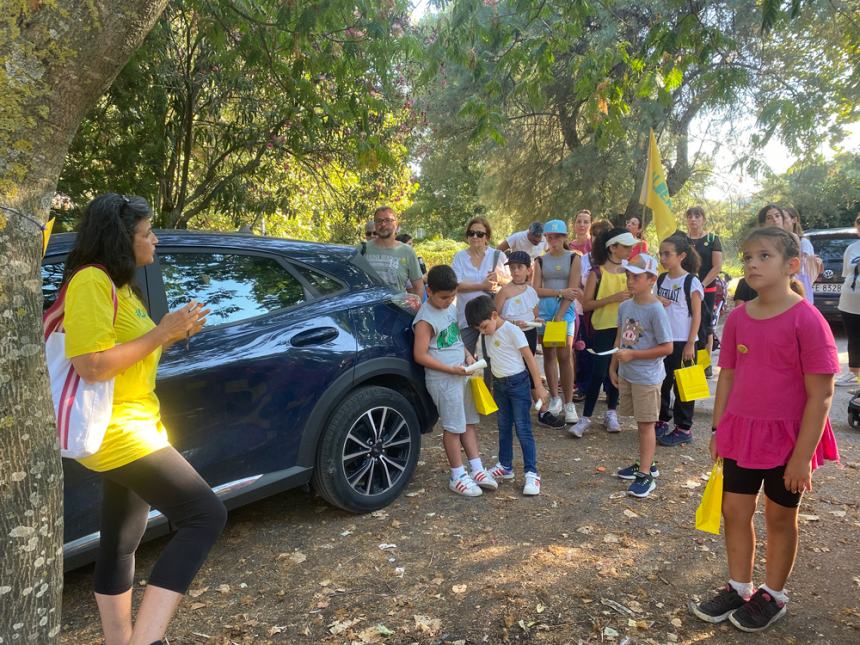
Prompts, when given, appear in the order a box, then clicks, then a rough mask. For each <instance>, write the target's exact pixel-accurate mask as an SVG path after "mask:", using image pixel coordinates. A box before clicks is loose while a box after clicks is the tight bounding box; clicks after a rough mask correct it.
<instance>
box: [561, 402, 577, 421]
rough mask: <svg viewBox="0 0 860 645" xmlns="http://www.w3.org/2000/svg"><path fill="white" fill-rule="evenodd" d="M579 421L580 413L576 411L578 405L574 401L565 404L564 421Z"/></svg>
mask: <svg viewBox="0 0 860 645" xmlns="http://www.w3.org/2000/svg"><path fill="white" fill-rule="evenodd" d="M577 421H579V415H578V414H577V413H576V406H575V405H574V403H573V401H571V402H570V403H565V404H564V422H565V423H576V422H577Z"/></svg>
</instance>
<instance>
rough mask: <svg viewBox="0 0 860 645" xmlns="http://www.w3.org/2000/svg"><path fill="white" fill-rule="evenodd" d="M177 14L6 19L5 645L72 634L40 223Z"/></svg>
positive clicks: (0, 396)
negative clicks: (123, 72)
mask: <svg viewBox="0 0 860 645" xmlns="http://www.w3.org/2000/svg"><path fill="white" fill-rule="evenodd" d="M166 4H167V0H55V1H54V2H50V3H47V2H46V3H44V4H43V3H42V1H41V0H4V2H3V4H2V9H0V206H2V207H3V208H2V209H0V320H2V323H0V555H1V556H2V557H0V642H3V643H11V642H21V643H25V642H26V643H50V642H56V641H57V640H58V636H59V633H60V602H61V597H62V586H63V578H62V552H63V514H62V500H63V489H62V468H61V463H60V457H59V452H58V451H57V447H56V444H57V441H56V428H55V420H54V413H53V405H52V403H51V395H50V391H49V389H48V380H47V375H46V370H45V360H44V348H43V342H42V337H41V313H42V292H41V277H40V272H39V262H40V259H41V235H40V231H39V225H38V224H37V223H34V222H33V221H31V220H35V221H36V222H43V221H45V218H46V215H47V212H48V208H49V206H50V203H51V198H52V196H53V193H54V189H55V187H56V183H57V178H58V177H59V174H60V170H61V169H62V166H63V159H64V158H65V155H66V151H67V149H68V146H69V143H70V142H71V140H72V137H73V136H74V133H75V130H76V129H77V127H78V124H79V123H80V121H81V118H82V117H83V115H84V114H85V112H86V111H87V109H89V108H90V107H91V106H92V105H93V103H95V101H96V99H97V98H98V97H99V95H100V94H101V93H102V92H103V91H104V90H105V89H106V88H107V87H108V86H109V85H110V83H111V81H112V80H113V79H114V77H115V76H116V75H117V73H119V71H120V69H121V68H122V66H123V65H124V64H125V63H126V61H127V60H128V58H129V57H130V56H131V54H132V52H134V50H135V49H136V48H137V47H138V46H139V45H140V43H141V41H142V40H143V38H144V37H145V36H146V34H147V33H148V32H149V30H150V29H151V28H152V26H153V24H154V23H155V21H156V19H157V18H158V16H159V15H160V14H161V12H162V10H163V9H164V6H165V5H166ZM28 218H29V219H28ZM93 619H94V620H96V617H95V616H94V617H93Z"/></svg>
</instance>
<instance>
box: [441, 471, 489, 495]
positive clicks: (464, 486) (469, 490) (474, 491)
mask: <svg viewBox="0 0 860 645" xmlns="http://www.w3.org/2000/svg"><path fill="white" fill-rule="evenodd" d="M448 488H450V489H451V490H452V491H454V492H455V493H457V494H458V495H463V496H464V497H480V496H481V495H483V494H484V493H483V491H482V490H481V489H480V488H479V487H478V485H477V484H476V483H475V480H474V479H472V478H471V477H469V475H468V474H466V473H463V474H462V475H460V478H459V479H449V480H448Z"/></svg>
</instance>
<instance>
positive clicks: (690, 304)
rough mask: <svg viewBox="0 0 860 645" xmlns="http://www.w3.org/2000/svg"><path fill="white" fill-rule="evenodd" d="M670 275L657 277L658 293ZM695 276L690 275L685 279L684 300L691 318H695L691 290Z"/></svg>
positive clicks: (662, 274) (665, 274)
mask: <svg viewBox="0 0 860 645" xmlns="http://www.w3.org/2000/svg"><path fill="white" fill-rule="evenodd" d="M667 275H668V273H661V274H660V275H659V276H658V277H657V293H658V294H659V293H660V288H661V287H662V286H663V282H664V281H665V280H666V276H667ZM694 277H695V276H694V275H693V274H692V273H688V274H687V275H686V276H685V277H684V300H685V301H686V302H687V315H688V316H689V317H691V318H692V317H693V301H692V297H691V295H690V290H691V289H692V287H693V278H694Z"/></svg>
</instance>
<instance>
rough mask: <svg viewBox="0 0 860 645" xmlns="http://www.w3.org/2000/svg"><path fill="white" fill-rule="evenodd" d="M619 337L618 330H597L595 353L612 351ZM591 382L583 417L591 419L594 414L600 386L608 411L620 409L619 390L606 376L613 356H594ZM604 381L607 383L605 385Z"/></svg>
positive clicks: (594, 345) (593, 342)
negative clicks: (603, 391) (604, 392)
mask: <svg viewBox="0 0 860 645" xmlns="http://www.w3.org/2000/svg"><path fill="white" fill-rule="evenodd" d="M617 335H618V329H617V328H615V327H613V328H612V329H596V330H594V336H593V337H592V342H591V344H592V346H593V347H594V351H595V352H605V351H606V350H608V349H612V348H613V346H614V345H615V337H616V336H617ZM591 359H592V360H591V380H590V381H589V382H588V391H587V392H586V393H585V407H584V408H583V410H582V416H584V417H590V416H591V415H592V414H593V413H594V406H595V405H597V396H598V395H599V394H600V386H601V385H602V386H603V389H604V390H605V391H606V409H607V410H614V409H615V408H617V407H618V388H617V387H615V386H614V385H612V383H611V382H610V381H609V379H607V378H606V375H607V374H608V373H609V362H610V361H611V360H612V355H611V354H608V355H606V356H592V357H591ZM604 380H605V381H606V382H605V383H604Z"/></svg>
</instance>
